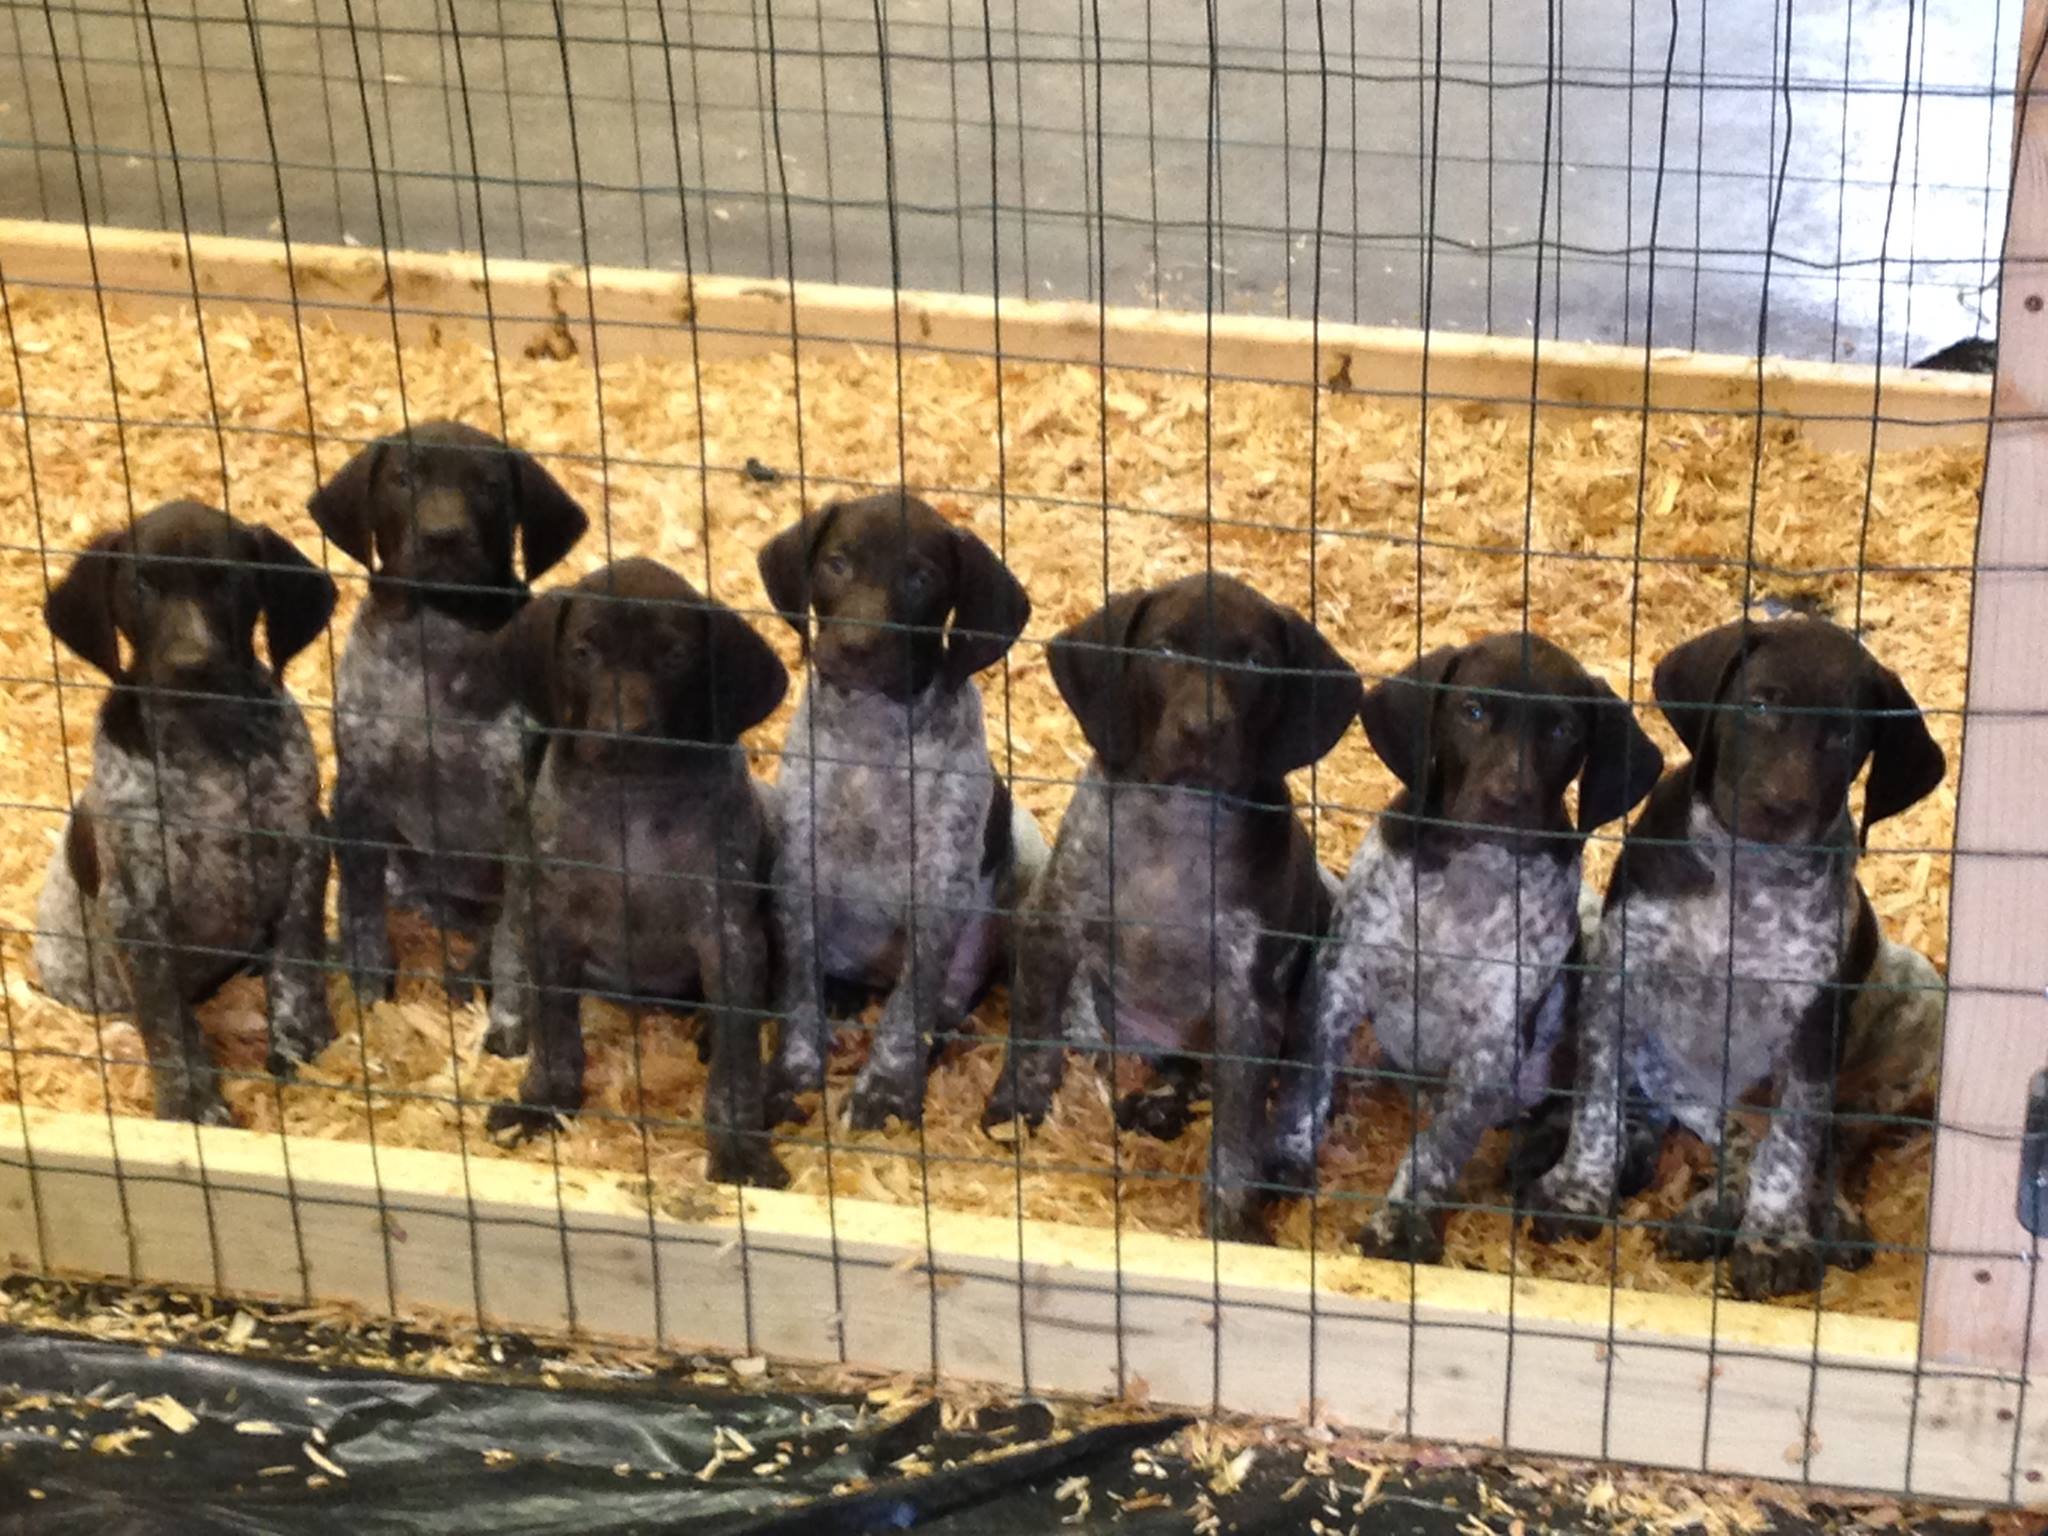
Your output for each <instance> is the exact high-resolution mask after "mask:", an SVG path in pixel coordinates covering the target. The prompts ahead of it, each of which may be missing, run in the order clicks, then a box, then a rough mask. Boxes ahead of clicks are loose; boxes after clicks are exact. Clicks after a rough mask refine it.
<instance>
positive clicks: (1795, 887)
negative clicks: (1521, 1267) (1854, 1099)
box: [1530, 618, 1945, 1297]
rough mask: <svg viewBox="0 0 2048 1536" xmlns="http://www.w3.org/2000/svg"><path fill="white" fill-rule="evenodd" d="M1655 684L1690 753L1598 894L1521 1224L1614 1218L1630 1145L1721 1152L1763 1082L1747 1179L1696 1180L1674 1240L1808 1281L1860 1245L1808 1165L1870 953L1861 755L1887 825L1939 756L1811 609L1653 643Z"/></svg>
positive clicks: (1848, 645)
mask: <svg viewBox="0 0 2048 1536" xmlns="http://www.w3.org/2000/svg"><path fill="white" fill-rule="evenodd" d="M1656 691H1657V702H1658V704H1659V706H1660V707H1661V708H1662V709H1663V710H1664V713H1665V716H1666V718H1667V719H1669V720H1670V722H1671V725H1672V728H1673V729H1674V730H1675V731H1677V733H1678V735H1679V737H1680V739H1681V740H1682V741H1683V742H1684V743H1685V744H1686V746H1687V748H1688V749H1689V750H1690V751H1691V753H1692V759H1691V761H1690V762H1688V763H1687V764H1685V766H1683V767H1682V768H1679V769H1677V770H1676V771H1674V772H1672V773H1670V774H1667V775H1666V776H1665V778H1664V779H1663V781H1662V782H1661V783H1660V784H1658V786H1657V788H1656V790H1655V792H1654V793H1653V794H1652V795H1651V797H1650V802H1649V804H1648V806H1647V807H1645V809H1644V811H1643V814H1642V816H1641V817H1640V818H1639V819H1638V820H1637V822H1636V824H1635V825H1634V827H1632V828H1631V829H1630V832H1629V836H1628V840H1627V842H1626V844H1625V845H1624V847H1623V851H1622V857H1621V860H1620V862H1619V864H1618V865H1617V867H1616V870H1615V874H1614V879H1613V881H1612V883H1611V884H1610V885H1609V887H1608V892H1607V901H1606V907H1605V911H1604V914H1603V916H1602V918H1601V922H1600V926H1599V929H1598V932H1597V936H1596V941H1595V943H1594V944H1593V946H1592V947H1591V950H1590V953H1589V956H1588V959H1589V962H1590V965H1589V973H1588V976H1587V980H1586V983H1585V988H1584V995H1583V997H1582V1000H1581V1006H1580V1011H1579V1016H1580V1053H1579V1075H1578V1083H1577V1103H1576V1108H1575V1113H1574V1116H1573V1121H1572V1126H1571V1136H1570V1142H1569V1145H1568V1148H1567V1150H1566V1153H1565V1155H1564V1157H1563V1159H1562V1160H1561V1161H1560V1162H1559V1163H1558V1164H1557V1166H1556V1167H1555V1168H1553V1169H1552V1170H1551V1171H1550V1172H1549V1173H1548V1174H1546V1175H1545V1176H1544V1177H1543V1178H1542V1179H1541V1180H1540V1181H1539V1182H1538V1184H1537V1185H1536V1187H1535V1189H1534V1191H1533V1192H1532V1196H1531V1199H1530V1205H1531V1207H1532V1209H1533V1211H1534V1213H1535V1214H1536V1218H1537V1219H1536V1222H1535V1226H1534V1231H1535V1234H1536V1236H1538V1237H1539V1238H1545V1239H1548V1238H1552V1237H1556V1236H1559V1235H1561V1234H1564V1233H1567V1232H1571V1231H1575V1230H1578V1229H1580V1228H1581V1227H1583V1226H1585V1225H1586V1224H1587V1223H1589V1222H1597V1221H1598V1220H1600V1219H1602V1218H1605V1217H1607V1216H1609V1215H1611V1213H1612V1212H1613V1210H1614V1207H1615V1203H1616V1193H1617V1192H1616V1188H1615V1185H1616V1178H1615V1168H1616V1165H1617V1163H1618V1162H1619V1161H1620V1160H1621V1156H1622V1154H1621V1151H1620V1148H1619V1144H1620V1143H1621V1142H1622V1141H1623V1139H1624V1138H1626V1137H1630V1136H1634V1135H1637V1134H1643V1135H1647V1136H1648V1137H1650V1138H1653V1139H1654V1138H1656V1137H1658V1136H1661V1134H1662V1133H1663V1131H1664V1129H1665V1128H1666V1127H1667V1126H1668V1125H1669V1124H1670V1123H1671V1122H1672V1121H1673V1120H1674V1119H1675V1120H1676V1121H1677V1122H1678V1123H1679V1124H1680V1125H1681V1126H1683V1127H1684V1128H1685V1129H1687V1130H1689V1131H1691V1132H1692V1133H1693V1134H1694V1135H1696V1136H1698V1137H1700V1138H1701V1139H1702V1140H1704V1141H1706V1142H1708V1143H1709V1144H1710V1145H1715V1146H1719V1145H1720V1144H1721V1141H1722V1131H1723V1126H1724V1123H1725V1120H1726V1116H1727V1114H1728V1112H1729V1110H1731V1109H1732V1108H1733V1107H1735V1105H1736V1104H1737V1103H1738V1102H1739V1101H1741V1100H1743V1099H1744V1098H1746V1097H1749V1096H1751V1095H1753V1094H1756V1093H1758V1092H1759V1091H1761V1090H1763V1089H1764V1088H1765V1087H1766V1085H1767V1084H1768V1086H1769V1088H1770V1098H1771V1100H1772V1101H1773V1107H1774V1109H1775V1113H1774V1114H1773V1115H1772V1116H1771V1121H1770V1126H1769V1129H1768V1130H1767V1131H1766V1133H1765V1134H1764V1137H1763V1139H1762V1141H1761V1142H1760V1143H1759V1144H1758V1146H1757V1148H1756V1151H1755V1154H1754V1156H1753V1157H1752V1158H1751V1159H1750V1161H1749V1168H1748V1175H1747V1180H1746V1186H1745V1187H1734V1186H1731V1187H1727V1188H1725V1189H1721V1190H1716V1189H1715V1188H1711V1187H1710V1188H1708V1189H1707V1190H1705V1191H1703V1192H1702V1193H1701V1194H1700V1196H1699V1197H1698V1198H1696V1199H1695V1200H1694V1202H1693V1203H1692V1204H1691V1205H1690V1206H1688V1207H1687V1209H1686V1211H1685V1212H1684V1213H1683V1214H1682V1215H1681V1217H1680V1218H1679V1220H1678V1222H1677V1223H1675V1224H1674V1227H1673V1229H1672V1231H1671V1232H1670V1233H1669V1234H1668V1235H1667V1238H1666V1247H1667V1249H1668V1250H1670V1251H1671V1252H1673V1253H1674V1254H1676V1255H1677V1256H1680V1257H1686V1258H1706V1257H1712V1256H1715V1255H1717V1254H1722V1253H1727V1254H1729V1267H1728V1280H1729V1284H1730V1286H1731V1287H1732V1289H1733V1290H1734V1291H1735V1292H1736V1294H1738V1295H1741V1296H1747V1297H1764V1296H1771V1295H1778V1294H1783V1293H1786V1292H1791V1291H1799V1290H1810V1289H1812V1288H1813V1287H1815V1286H1816V1285H1818V1284H1819V1282H1820V1278H1821V1271H1822V1268H1823V1266H1824V1264H1826V1263H1830V1262H1832V1263H1841V1264H1856V1263H1860V1262H1863V1261H1865V1260H1867V1259H1868V1256H1869V1247H1868V1235H1867V1232H1866V1231H1865V1229H1864V1227H1863V1225H1862V1222H1861V1219H1860V1217H1859V1216H1858V1215H1857V1213H1856V1212H1855V1211H1854V1210H1853V1209H1852V1208H1850V1207H1849V1206H1848V1205H1847V1203H1846V1201H1844V1200H1843V1199H1842V1198H1841V1196H1840V1195H1839V1192H1838V1191H1836V1190H1833V1189H1830V1188H1829V1187H1828V1186H1829V1183H1830V1178H1829V1177H1828V1175H1830V1174H1831V1173H1832V1172H1836V1171H1839V1170H1838V1168H1837V1169H1834V1170H1830V1169H1828V1168H1826V1167H1824V1162H1826V1161H1830V1160H1829V1159H1827V1158H1826V1157H1825V1154H1826V1153H1827V1151H1828V1150H1829V1147H1828V1133H1829V1131H1830V1118H1829V1117H1830V1116H1831V1115H1832V1113H1833V1111H1834V1109H1835V1107H1836V1102H1837V1098H1836V1095H1837V1086H1838V1084H1837V1073H1838V1071H1839V1069H1840V1067H1841V1065H1842V1063H1843V1062H1844V1060H1845V1052H1846V1048H1847V1046H1848V1044H1850V1043H1851V1036H1850V1034H1849V1023H1850V1016H1851V1007H1852V1004H1853V1001H1854V999H1855V997H1856V995H1857V993H1856V989H1857V988H1858V987H1860V986H1861V985H1863V984H1864V982H1865V981H1866V979H1867V978H1869V976H1870V975H1871V973H1872V968H1873V965H1874V964H1875V962H1876V960H1877V958H1878V955H1879V945H1880V940H1879V934H1878V928H1877V920H1876V917H1875V915H1874V914H1873V913H1872V911H1871V909H1870V903H1869V901H1868V900H1867V899H1866V898H1865V896H1864V893H1863V890H1862V887H1861V886H1860V884H1859V883H1858V882H1857V879H1856V857H1857V851H1858V838H1857V833H1856V828H1855V826H1854V825H1853V823H1852V822H1851V820H1850V817H1849V811H1848V801H1849V791H1850V787H1851V785H1852V784H1853V783H1854V781H1855V779H1856V776H1857V774H1858V773H1859V772H1860V771H1861V770H1862V768H1863V766H1864V764H1865V763H1866V762H1868V763H1869V765H1870V775H1869V779H1868V781H1867V782H1866V784H1865V787H1864V826H1865V827H1866V828H1868V826H1869V825H1870V824H1871V823H1873V822H1876V821H1880V820H1882V819H1884V818H1885V817H1887V816H1892V815H1896V814H1897V813H1898V812H1900V811H1903V810H1905V809H1906V808H1907V807H1909V806H1911V805H1913V804H1914V803H1915V802H1917V801H1918V800H1920V799H1921V798H1922V797H1924V796H1926V795H1927V794H1929V793H1931V792H1932V791H1933V790H1934V788H1935V786H1936V785H1938V784H1939V783H1940V782H1941V777H1942V773H1943V771H1944V766H1945V765H1944V761H1943V757H1942V752H1941V748H1940V747H1939V746H1938V745H1937V744H1936V743H1935V741H1934V739H1933V737H1932V736H1931V735H1930V734H1929V733H1928V730H1927V726H1926V723H1925V722H1924V721H1923V720H1922V719H1921V717H1920V711H1919V708H1918V706H1916V705H1915V703H1914V702H1913V699H1912V697H1911V695H1910V694H1908V693H1907V691H1906V689H1905V686H1904V685H1903V684H1902V683H1901V682H1900V681H1899V679H1898V678H1897V677H1896V676H1895V675H1894V674H1893V673H1891V672H1890V671H1888V670H1887V669H1886V668H1884V667H1882V666H1880V665H1879V664H1878V662H1877V661H1876V660H1875V659H1874V658H1873V657H1872V656H1871V655H1870V654H1869V653H1868V652H1867V651H1866V650H1864V648H1863V647H1862V646H1861V645H1860V644H1859V643H1858V642H1857V640H1856V639H1855V637H1854V636H1853V635H1851V634H1849V633H1848V632H1847V631H1845V630H1842V629H1839V628H1837V627H1836V626H1834V625H1833V624H1830V623H1828V622H1826V621H1824V620H1819V619H1811V618H1798V619H1786V620H1782V621H1779V622H1775V623H1756V622H1746V623H1737V624H1730V625H1727V626H1724V627H1723V628H1721V629H1717V630H1713V631H1711V632H1709V633H1708V634H1706V635H1703V636H1701V637H1700V638H1698V639H1696V640H1692V641H1689V642H1688V643H1686V644H1685V645H1683V646H1680V647H1679V648H1678V649H1677V650H1675V651H1673V652H1672V653H1671V654H1670V655H1669V656H1667V657H1665V659H1664V661H1663V662H1662V663H1661V664H1660V665H1659V666H1658V668H1657V673H1656ZM1867 1049H1868V1047H1867V1045H1865V1046H1863V1047H1859V1051H1867ZM1637 1122H1640V1125H1638V1124H1637ZM1832 1161H1833V1162H1834V1163H1836V1164H1839V1158H1835V1159H1832ZM1731 1250H1732V1252H1731Z"/></svg>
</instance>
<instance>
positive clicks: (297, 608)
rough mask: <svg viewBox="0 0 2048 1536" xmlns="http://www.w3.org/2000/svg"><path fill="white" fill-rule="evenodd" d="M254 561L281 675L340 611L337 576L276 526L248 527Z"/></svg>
mask: <svg viewBox="0 0 2048 1536" xmlns="http://www.w3.org/2000/svg"><path fill="white" fill-rule="evenodd" d="M244 537H245V538H246V539H247V540H248V544H249V563H250V564H251V565H254V566H255V567H256V572H257V575H256V582H257V590H258V591H259V592H260V593H261V594H262V598H263V638H264V641H265V643H266V644H268V646H269V647H270V669H271V671H273V672H275V673H276V674H277V675H278V676H279V677H283V676H284V669H285V667H286V665H287V664H289V663H290V661H291V659H292V658H293V657H294V656H296V655H298V654H299V652H301V651H303V650H304V649H305V648H306V647H307V646H309V645H311V644H312V643H313V639H314V637H315V636H316V635H318V634H319V633H320V631H321V630H323V629H325V628H326V627H327V621H328V620H329V619H330V618H332V617H333V616H334V578H333V577H331V576H329V575H328V574H327V573H326V572H325V571H323V570H321V569H320V567H319V566H317V565H315V564H314V563H313V562H312V561H310V560H308V559H307V558H306V557H305V556H304V555H303V554H301V553H300V552H299V550H298V547H297V546H296V545H294V544H293V543H292V542H291V540H289V539H287V538H286V537H285V536H284V535H283V534H281V533H279V532H278V531H277V530H276V529H274V528H246V529H245V530H244Z"/></svg>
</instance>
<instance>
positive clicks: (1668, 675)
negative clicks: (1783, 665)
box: [1650, 619, 1762, 758]
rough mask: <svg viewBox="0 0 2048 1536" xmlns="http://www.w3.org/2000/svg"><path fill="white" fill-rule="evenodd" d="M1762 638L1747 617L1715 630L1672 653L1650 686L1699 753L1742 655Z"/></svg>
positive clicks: (1666, 713)
mask: <svg viewBox="0 0 2048 1536" xmlns="http://www.w3.org/2000/svg"><path fill="white" fill-rule="evenodd" d="M1761 639H1762V637H1761V636H1760V635H1758V634H1757V632H1756V631H1755V630H1754V629H1753V628H1751V627H1750V626H1749V625H1748V624H1746V623H1744V622H1743V621H1742V620H1740V619H1737V620H1736V621H1735V622H1734V623H1732V624H1723V625H1722V626H1721V627H1720V628H1719V629H1710V630H1708V631H1707V632H1706V633H1705V634H1704V635H1699V636H1696V637H1695V638H1693V639H1691V640H1688V641H1686V642H1685V644H1683V645H1681V646H1679V647H1678V648H1677V649H1676V650H1674V651H1671V652H1669V653H1667V654H1666V655H1665V657H1664V659H1663V660H1662V661H1660V662H1658V663H1657V670H1656V672H1655V673H1654V674H1653V675H1652V677H1651V680H1650V686H1651V688H1652V689H1653V690H1655V692H1656V695H1657V707H1658V708H1659V709H1660V710H1662V711H1663V712H1664V718H1665V719H1666V720H1668V721H1670V722H1671V729H1672V730H1674V731H1676V732H1677V733H1678V739H1679V740H1680V741H1682V742H1684V743H1685V749H1686V751H1688V752H1690V753H1691V754H1692V755H1693V756H1694V757H1695V758H1697V757H1698V756H1699V755H1700V748H1701V745H1702V744H1703V743H1704V742H1705V741H1706V739H1707V734H1708V732H1709V731H1710V730H1712V728H1713V724H1714V714H1715V711H1714V706H1715V705H1716V704H1719V703H1720V702H1721V699H1722V696H1723V695H1724V694H1726V693H1727V691H1728V684H1729V681H1730V680H1731V679H1732V678H1733V677H1734V675H1735V669H1736V667H1737V666H1738V665H1739V664H1740V663H1741V661H1742V658H1743V657H1744V656H1745V655H1746V654H1747V653H1748V652H1749V651H1750V650H1752V649H1753V648H1754V647H1755V646H1756V645H1757V644H1758V643H1759V642H1760V641H1761Z"/></svg>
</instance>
